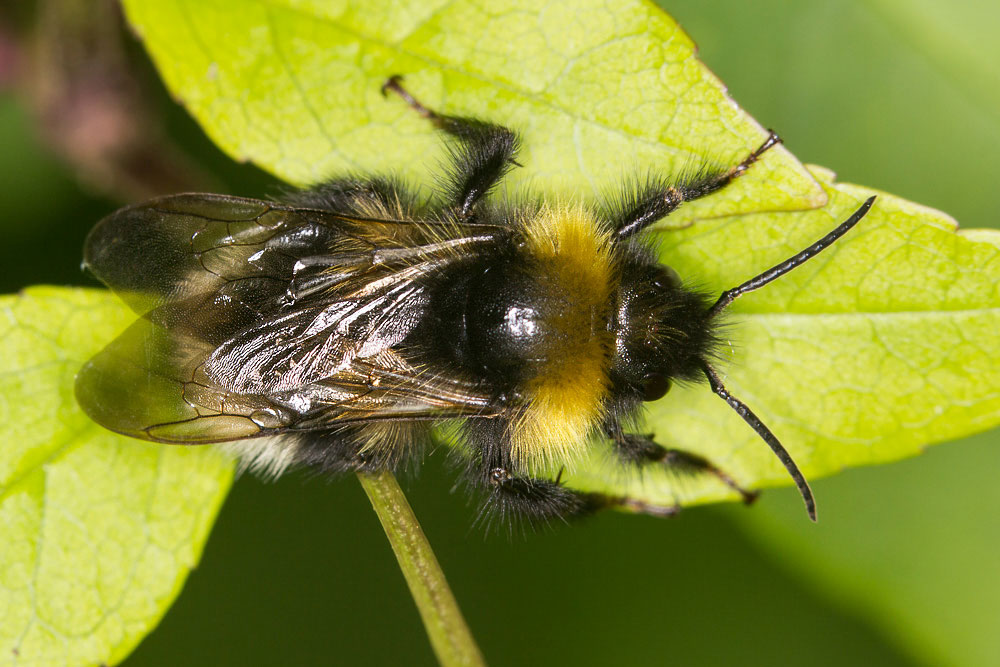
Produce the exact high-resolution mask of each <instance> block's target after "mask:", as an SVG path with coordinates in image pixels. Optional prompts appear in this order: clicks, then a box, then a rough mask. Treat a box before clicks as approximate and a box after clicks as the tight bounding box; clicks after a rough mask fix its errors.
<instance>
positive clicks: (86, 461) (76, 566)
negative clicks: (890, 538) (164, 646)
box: [0, 287, 232, 665]
mask: <svg viewBox="0 0 1000 667" xmlns="http://www.w3.org/2000/svg"><path fill="white" fill-rule="evenodd" d="M132 317H133V316H132V315H131V314H130V313H129V312H128V311H126V310H125V308H124V307H123V306H121V305H120V304H119V303H117V302H116V300H114V299H112V297H111V296H110V295H109V294H107V293H105V292H101V291H97V290H79V289H60V288H45V287H41V288H33V289H31V290H28V291H26V292H25V293H23V294H21V295H18V296H7V297H3V298H0V349H2V350H3V354H2V355H0V417H2V420H0V442H2V443H3V447H2V448H0V535H2V541H3V545H4V546H3V549H0V662H2V663H3V664H12V665H21V664H23V665H50V664H51V665H55V664H80V665H83V664H99V663H114V662H118V661H120V660H121V659H122V658H123V657H124V656H125V655H127V654H128V652H129V651H130V650H131V649H132V648H133V647H134V646H135V645H136V644H137V643H138V642H139V640H140V639H142V637H144V636H145V635H146V633H148V632H149V631H150V630H151V629H152V628H153V627H154V626H155V625H156V623H157V622H158V621H159V619H160V617H162V616H163V614H164V613H165V612H166V610H167V608H168V607H169V606H170V603H171V602H173V599H174V598H175V597H176V596H177V593H178V592H179V591H180V588H181V585H182V584H183V582H184V578H185V577H186V576H187V573H188V571H189V570H190V569H191V568H192V567H194V565H195V563H197V561H198V557H199V555H200V554H201V550H202V548H203V546H204V543H205V539H206V538H207V537H208V532H209V528H210V527H211V524H212V522H213V521H214V519H215V515H216V513H217V512H218V510H219V507H220V505H221V503H222V500H223V498H224V497H225V494H226V491H227V490H228V488H229V484H230V481H231V478H232V464H231V462H230V461H228V460H227V459H225V458H223V457H221V456H220V455H219V454H217V453H216V452H214V451H211V450H209V449H207V448H183V447H164V446H157V445H151V444H150V443H144V442H140V441H138V440H131V439H128V438H123V437H121V436H117V435H114V434H112V433H110V432H108V431H105V430H104V429H102V428H100V427H98V426H97V425H96V424H94V423H92V422H91V421H90V420H89V419H88V418H87V417H86V416H85V415H84V414H83V412H82V411H81V410H80V409H79V408H78V407H77V405H76V401H75V399H74V397H73V376H74V374H75V373H76V371H77V369H78V368H79V367H80V365H81V364H82V363H83V362H84V361H85V360H86V359H87V358H88V357H89V356H90V355H92V354H93V353H94V352H96V351H97V350H98V349H100V347H101V346H102V345H103V344H104V343H106V342H107V341H108V340H109V339H110V338H111V337H113V336H114V334H115V333H117V331H119V330H120V329H121V328H122V327H123V326H124V325H125V324H127V323H128V322H129V321H130V320H131V319H132Z"/></svg>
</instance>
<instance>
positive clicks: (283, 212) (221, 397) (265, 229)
mask: <svg viewBox="0 0 1000 667" xmlns="http://www.w3.org/2000/svg"><path fill="white" fill-rule="evenodd" d="M498 233H499V230H498V229H497V228H491V227H486V226H480V225H460V224H456V223H451V222H447V223H445V222H436V221H430V222H412V221H405V220H382V219H370V218H359V217H356V216H352V215H345V214H339V213H336V212H331V211H319V210H312V209H300V208H292V207H285V206H280V205H275V204H271V203H267V202H263V201H257V200H250V199H241V198H235V197H226V196H220V195H197V194H193V195H177V196H173V197H167V198H163V199H159V200H154V201H152V202H149V203H147V204H144V205H141V206H136V207H130V208H127V209H123V210H121V211H119V212H117V213H115V214H113V215H111V216H109V217H108V218H106V219H105V220H103V221H102V222H101V223H100V224H99V225H98V226H97V228H95V230H94V231H93V232H92V234H91V236H90V237H89V238H88V241H87V247H86V250H85V263H86V264H87V266H88V267H89V268H91V269H92V270H93V271H94V273H95V274H96V275H97V276H98V277H99V278H100V279H101V280H103V281H104V282H105V283H106V284H108V286H109V287H111V288H112V289H114V290H115V291H116V292H118V293H119V294H120V295H122V297H123V298H124V299H125V300H126V302H128V303H129V304H130V305H131V306H132V307H133V308H134V309H135V310H136V311H137V312H139V313H142V314H143V315H144V316H143V317H142V318H141V319H140V320H138V321H137V322H136V323H135V324H133V325H132V326H131V327H130V328H129V329H128V330H126V331H125V333H123V334H122V335H121V336H120V337H119V338H117V339H116V340H115V341H113V342H112V343H111V344H110V345H109V346H108V347H107V348H105V349H104V350H103V351H102V352H101V353H100V354H98V355H97V356H96V357H94V358H93V359H92V360H91V361H89V362H88V363H87V364H86V365H85V366H84V368H83V369H82V370H81V372H80V374H79V375H78V377H77V396H78V399H79V401H80V403H81V405H83V407H84V408H85V410H86V411H87V412H88V414H90V415H91V417H93V418H94V419H95V421H97V422H98V423H101V424H102V425H104V426H106V427H107V428H110V429H112V430H115V431H118V432H121V433H125V434H127V435H132V436H135V437H140V438H146V439H151V440H157V441H164V442H181V443H201V442H216V441H222V440H233V439H239V438H247V437H255V436H262V435H272V434H275V433H281V432H286V431H295V430H312V429H323V428H331V427H333V426H335V425H337V424H346V423H353V422H362V421H373V420H379V419H440V418H447V417H454V416H461V415H486V414H488V407H487V406H488V401H487V398H488V397H487V396H485V395H484V394H483V393H482V392H480V391H478V390H477V389H476V387H475V386H474V384H473V383H471V382H469V381H466V380H464V379H462V378H459V377H450V376H444V375H441V374H440V373H431V372H429V371H427V370H425V369H421V368H420V367H419V366H418V365H417V364H415V363H414V362H413V361H412V360H411V359H409V358H408V355H407V352H406V350H405V346H404V345H403V343H404V341H405V339H406V337H407V336H408V335H409V334H410V333H412V331H413V330H414V328H415V327H416V326H418V324H419V323H420V321H421V319H422V317H423V316H424V313H425V309H426V307H427V299H428V296H427V281H426V279H427V277H428V276H431V275H433V274H434V273H435V272H439V271H440V270H441V269H442V268H443V267H445V266H447V265H449V264H451V263H454V262H460V261H467V260H468V259H469V258H470V257H475V256H476V254H477V253H478V252H481V251H482V249H483V248H485V247H487V246H488V245H489V244H490V243H491V242H492V241H493V240H494V239H495V238H496V235H497V234H498Z"/></svg>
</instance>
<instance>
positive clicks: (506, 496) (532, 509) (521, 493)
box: [483, 466, 608, 524]
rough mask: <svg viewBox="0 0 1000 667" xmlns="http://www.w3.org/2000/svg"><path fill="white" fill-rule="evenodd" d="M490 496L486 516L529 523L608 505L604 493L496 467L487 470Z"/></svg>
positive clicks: (571, 516) (570, 516) (575, 515)
mask: <svg viewBox="0 0 1000 667" xmlns="http://www.w3.org/2000/svg"><path fill="white" fill-rule="evenodd" d="M483 477H484V480H483V481H484V482H485V483H486V486H487V494H488V495H487V498H486V502H485V503H484V506H483V515H485V516H488V517H489V520H493V519H500V520H501V521H508V520H511V519H513V520H519V519H520V520H526V521H527V522H528V523H529V524H541V523H547V522H549V521H551V520H552V519H560V520H563V521H566V520H569V519H574V518H580V517H584V516H588V515H590V514H593V513H594V512H596V511H597V510H599V509H602V508H603V507H606V506H608V502H607V500H606V499H605V498H604V496H601V495H599V494H590V493H580V492H579V491H573V490H572V489H568V488H566V487H565V486H563V485H562V483H561V481H560V480H559V479H558V478H557V479H554V480H551V479H540V478H537V477H529V476H524V475H518V474H515V473H514V472H512V470H511V469H510V468H505V467H503V466H493V467H490V468H488V469H487V470H486V471H485V475H484V476H483Z"/></svg>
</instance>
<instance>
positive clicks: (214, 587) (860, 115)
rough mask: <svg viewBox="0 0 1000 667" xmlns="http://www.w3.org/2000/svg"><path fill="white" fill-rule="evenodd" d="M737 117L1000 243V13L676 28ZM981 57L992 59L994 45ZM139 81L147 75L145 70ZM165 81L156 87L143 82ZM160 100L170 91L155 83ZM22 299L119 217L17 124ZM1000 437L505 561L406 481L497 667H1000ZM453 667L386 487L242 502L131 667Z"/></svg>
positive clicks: (235, 186) (180, 121)
mask: <svg viewBox="0 0 1000 667" xmlns="http://www.w3.org/2000/svg"><path fill="white" fill-rule="evenodd" d="M663 4H664V5H665V6H666V8H667V9H668V11H670V12H671V13H672V14H673V15H674V16H675V17H676V18H677V19H678V20H680V22H681V23H682V25H684V26H685V28H686V29H687V30H688V31H689V33H690V34H691V35H692V36H693V37H694V39H695V41H696V42H698V43H699V44H700V46H701V56H702V58H703V59H704V60H705V61H706V62H707V64H708V65H709V66H710V67H711V68H712V69H713V70H714V71H715V72H716V74H718V75H719V76H720V77H721V78H722V80H723V81H725V82H726V84H727V85H728V86H729V88H730V93H731V95H732V96H733V97H734V98H735V99H736V100H737V101H738V102H739V103H740V104H741V105H743V106H744V107H745V108H746V109H747V110H748V111H749V112H750V113H751V114H752V115H753V116H755V117H756V118H757V119H758V120H759V121H760V122H761V123H762V124H764V125H766V126H769V127H773V128H775V129H777V130H778V131H780V133H781V135H782V136H783V138H784V139H785V141H786V144H787V146H788V147H789V149H790V150H791V151H792V152H794V153H795V154H796V155H797V156H798V157H799V158H800V159H802V160H803V161H804V162H814V163H818V164H822V165H824V166H826V167H829V168H831V169H833V170H835V171H837V172H838V175H839V179H840V180H841V181H844V182H855V183H863V184H865V185H869V186H873V187H876V188H879V189H883V190H886V191H888V192H892V193H895V194H898V195H900V196H903V197H905V198H908V199H911V200H913V201H917V202H920V203H923V204H927V205H930V206H933V207H936V208H940V209H942V210H944V211H947V212H948V213H950V214H952V215H954V216H955V217H956V218H957V219H958V220H959V222H960V223H961V224H962V225H963V226H965V227H996V226H997V225H996V223H995V221H994V216H993V215H992V214H993V213H994V212H995V211H996V210H997V207H996V195H995V194H994V187H993V185H994V183H993V181H994V177H995V175H996V174H1000V145H998V144H1000V94H998V93H997V92H996V91H997V90H1000V85H998V84H1000V82H998V80H997V79H998V78H1000V75H998V73H997V67H996V63H998V62H1000V53H998V52H997V51H998V50H1000V46H997V45H996V44H995V43H994V42H993V41H991V39H992V38H991V35H992V34H993V32H992V31H991V30H990V29H988V28H989V26H992V27H993V28H994V29H995V28H996V27H997V26H998V25H1000V10H992V9H988V8H986V7H985V5H984V6H979V5H982V4H983V3H975V2H972V0H969V1H968V2H961V3H953V4H951V5H949V12H948V13H941V14H937V13H936V12H939V11H941V10H939V9H938V8H937V7H935V6H934V5H932V4H931V3H929V2H923V1H918V2H906V3H904V2H902V0H900V1H898V2H893V1H891V0H881V1H878V2H861V1H860V0H858V1H856V2H848V1H846V0H840V1H833V0H829V1H818V0H811V1H810V2H808V3H801V2H792V1H787V2H779V1H778V0H764V1H758V2H755V3H746V2H743V1H742V0H725V1H723V0H716V1H714V2H703V3H686V2H673V3H663ZM980 36H981V38H980ZM137 57H141V56H140V54H139V53H138V51H137ZM143 67H144V68H145V69H146V71H147V72H148V71H149V70H148V66H146V65H143ZM149 77H150V80H151V81H153V80H154V79H153V75H152V74H151V73H150V74H149ZM158 94H159V96H160V98H161V102H160V103H161V105H162V106H163V108H164V110H165V111H166V113H167V114H168V119H169V124H170V133H171V136H173V137H174V138H176V139H177V140H178V141H179V142H181V143H182V144H183V145H184V146H185V147H187V148H188V149H189V150H191V151H192V152H193V153H195V154H197V155H198V156H199V157H200V158H201V160H202V161H203V162H204V163H205V164H206V165H207V166H208V168H209V169H210V170H211V171H212V172H213V173H215V174H216V175H218V177H219V179H220V181H222V182H223V183H224V184H225V185H226V186H227V187H228V188H229V190H230V191H232V192H234V193H237V194H243V195H250V196H254V195H261V194H267V193H272V192H274V191H275V190H276V189H277V184H275V183H274V182H273V181H272V180H270V179H269V178H268V177H266V176H263V175H261V174H260V173H259V172H257V171H256V170H254V169H253V168H251V167H246V166H242V167H241V166H237V165H232V164H231V163H229V161H228V160H227V159H226V158H224V157H222V156H221V155H220V154H219V153H218V152H217V151H216V150H215V149H214V148H213V147H212V146H211V144H210V143H209V142H207V140H205V139H204V138H203V137H201V135H200V132H199V131H198V130H197V128H196V127H194V126H193V124H192V122H191V121H189V120H188V119H187V118H186V117H185V116H184V114H183V112H182V111H181V110H179V109H176V108H174V107H172V106H171V105H170V103H169V101H168V100H167V98H166V95H165V94H164V93H162V92H160V93H158ZM0 145H2V146H4V150H3V151H0V174H2V175H3V178H2V180H0V196H2V203H3V207H2V208H3V211H4V215H3V216H2V218H0V226H2V229H3V232H4V234H5V240H6V242H5V244H4V245H3V249H2V250H0V252H2V256H0V266H3V270H2V271H0V280H2V285H0V287H2V288H3V291H4V292H10V291H14V290H17V289H18V288H20V287H22V286H24V285H27V284H33V283H40V282H45V283H55V284H91V283H89V282H88V280H87V278H86V277H85V276H83V275H82V274H81V273H80V272H79V269H78V266H79V248H80V247H81V246H82V240H83V237H84V235H85V234H86V232H87V230H88V229H89V228H90V226H91V225H92V224H93V222H94V221H95V220H97V219H98V218H99V217H100V216H102V215H104V214H105V213H107V212H108V211H110V210H112V209H113V208H115V207H116V206H117V205H118V204H119V202H110V201H103V200H100V199H96V198H94V197H92V196H89V195H87V194H86V193H85V192H83V191H81V189H80V188H79V187H78V186H76V185H75V183H74V181H73V179H72V178H71V177H70V175H69V174H68V173H66V172H65V171H64V170H63V169H62V168H61V167H60V166H59V164H58V163H57V161H56V160H55V159H54V158H52V157H49V156H46V155H45V153H44V151H43V150H42V149H41V148H40V147H39V145H38V143H37V142H35V141H34V140H33V138H32V134H31V129H30V121H29V119H28V116H27V114H26V113H25V112H24V110H23V109H22V107H21V106H20V105H19V104H18V102H17V101H16V100H14V99H12V98H10V97H3V98H0ZM997 438H998V436H997V435H996V434H985V435H982V436H979V437H976V438H972V439H970V440H968V441H966V442H964V443H962V444H961V445H959V446H954V445H951V444H948V445H945V446H941V447H934V448H932V449H930V450H929V451H928V453H927V454H926V455H924V456H922V457H919V458H916V459H911V460H908V461H903V462H901V463H896V464H893V465H891V466H885V467H879V468H870V469H856V470H853V471H850V472H847V473H844V474H842V475H839V476H837V477H834V478H831V479H825V480H819V481H816V482H814V484H813V486H814V490H815V491H816V494H817V496H818V497H819V498H820V499H821V502H822V510H823V516H822V521H821V523H820V524H819V525H816V526H813V525H809V523H808V522H807V521H806V520H805V519H804V518H803V517H802V513H801V507H800V505H799V500H798V498H797V496H796V495H795V492H794V491H793V490H789V489H786V490H781V491H768V492H767V493H766V494H765V495H764V497H763V498H762V500H761V501H760V502H759V503H758V505H757V506H756V507H754V508H753V509H749V510H748V509H745V508H743V507H739V506H722V507H711V508H697V509H692V510H689V511H687V512H686V513H684V514H683V515H682V516H681V517H680V518H679V519H677V520H674V521H670V522H664V521H659V520H655V519H650V518H644V517H631V516H623V515H618V514H606V515H603V516H599V517H597V518H595V519H593V520H591V521H589V522H586V523H583V524H582V525H578V526H574V527H572V528H560V529H557V530H555V531H551V532H546V533H541V534H538V535H534V536H530V537H528V538H527V539H520V538H515V539H513V540H508V539H506V538H504V537H489V538H486V537H483V536H482V535H481V533H480V532H479V531H478V530H476V529H470V527H469V526H470V523H471V521H470V519H471V517H472V515H473V512H474V510H473V509H472V508H470V507H469V506H468V503H467V502H466V500H465V497H464V496H463V495H461V494H460V493H451V487H452V483H453V482H452V480H453V475H452V474H451V473H450V472H449V471H448V470H447V469H446V466H444V465H443V464H442V462H441V461H440V460H439V458H440V457H437V458H434V459H431V460H430V461H428V462H427V465H426V466H425V469H424V470H423V471H422V472H421V475H420V476H419V478H414V479H408V480H403V483H404V488H406V489H407V491H408V494H409V496H410V500H411V503H412V504H413V507H414V510H415V511H416V513H417V515H418V516H419V517H420V518H421V520H422V522H423V524H424V528H425V530H426V532H427V533H428V536H429V538H430V540H431V543H432V544H433V545H434V547H435V549H436V551H437V554H438V557H439V559H440V560H441V562H442V565H443V567H444V569H445V572H446V573H447V574H448V576H449V580H450V582H451V584H452V587H453V590H454V592H455V594H456V596H457V597H458V599H459V602H460V603H461V604H462V606H463V610H464V611H465V614H466V616H467V619H468V621H469V624H470V626H471V627H472V630H473V632H474V633H475V635H476V636H477V638H478V640H479V642H480V645H481V648H482V649H483V652H484V654H485V655H486V656H487V659H488V660H489V661H490V663H491V664H494V665H502V664H538V663H542V662H543V661H544V662H549V663H555V664H594V665H602V664H608V663H611V662H617V663H620V664H663V663H667V662H672V663H676V664H719V663H736V662H739V663H742V664H748V665H751V664H791V663H793V662H796V663H801V662H806V661H807V662H809V663H813V664H827V663H828V664H843V663H845V662H849V661H865V662H868V663H874V664H932V663H933V664H942V663H950V664H983V665H986V664H997V663H998V662H1000V640H997V639H995V638H994V636H995V629H996V628H997V627H1000V562H998V561H1000V559H998V558H997V555H996V554H997V553H998V551H1000V549H998V547H1000V522H998V521H997V519H996V518H995V508H997V507H998V506H1000V491H998V490H997V485H996V484H995V482H994V475H993V472H994V471H996V470H1000V449H998V448H997V446H996V441H997ZM329 663H344V664H432V663H433V658H432V655H431V652H430V649H429V646H428V645H427V642H426V639H425V637H424V635H423V630H422V627H421V626H420V624H419V620H418V617H417V614H416V611H415V609H414V607H413V603H412V601H411V600H410V598H409V595H408V593H407V591H406V589H405V586H404V584H403V580H402V577H401V575H400V574H399V571H398V569H397V567H396V564H395V562H394V560H393V557H392V554H391V552H390V551H389V549H388V547H387V544H386V543H385V540H384V536H383V535H382V533H381V528H380V527H379V525H378V523H377V521H376V520H375V517H374V515H373V514H372V512H371V510H370V508H369V506H368V503H367V500H366V499H365V497H364V494H363V493H362V492H361V490H360V487H359V486H358V485H357V483H356V482H355V481H354V480H352V479H349V478H348V479H342V480H335V481H333V482H331V483H324V482H322V481H319V480H316V479H310V478H308V476H305V475H292V476H289V477H287V478H286V479H283V480H282V481H280V482H278V483H274V484H264V483H261V482H259V481H257V480H255V479H253V478H250V477H246V478H244V479H242V480H240V481H239V482H238V483H237V484H236V486H235V487H234V490H233V492H232V495H231V497H230V498H229V500H228V501H227V504H226V506H225V508H224V510H223V512H222V515H221V516H220V519H219V522H218V524H217V526H216V529H215V531H214V533H213V535H212V537H211V538H210V540H209V543H208V546H207V549H206V551H205V555H204V558H203V561H202V563H201V565H200V566H199V568H198V569H197V570H195V571H194V572H193V574H192V575H191V577H190V579H189V581H188V583H187V585H186V588H185V590H184V592H183V594H182V595H181V597H180V598H179V600H178V602H177V603H176V605H175V606H174V607H173V608H172V609H171V610H170V612H169V613H168V614H167V616H166V618H165V619H164V621H163V623H162V625H161V626H160V628H159V629H157V630H156V631H155V632H154V633H153V634H152V635H150V636H149V637H148V638H147V639H146V641H144V642H143V643H142V644H141V645H140V647H139V648H138V649H137V651H136V652H135V653H134V655H133V656H132V657H131V658H130V659H129V660H128V661H127V662H126V664H129V665H158V664H164V665H176V664H220V665H221V664H329Z"/></svg>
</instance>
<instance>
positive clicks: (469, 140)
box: [382, 76, 520, 218]
mask: <svg viewBox="0 0 1000 667" xmlns="http://www.w3.org/2000/svg"><path fill="white" fill-rule="evenodd" d="M400 81H401V77H399V76H393V77H390V78H389V80H388V81H386V82H385V84H383V86H382V93H383V94H385V93H387V92H389V91H391V92H393V93H396V94H397V95H399V96H400V97H402V98H403V99H404V100H405V101H406V102H407V104H409V105H410V106H411V107H412V108H413V110H414V111H416V112H417V113H419V114H420V115H421V116H423V117H424V118H426V119H427V120H429V121H430V122H431V123H433V124H434V126H435V127H436V128H438V129H440V130H443V131H445V132H447V133H448V134H450V135H451V136H453V137H455V139H457V140H458V146H457V147H456V148H455V149H454V150H453V151H452V160H453V168H452V170H451V172H450V173H449V175H448V197H449V199H450V200H451V201H452V202H454V204H455V206H456V207H457V208H458V213H459V215H461V216H462V217H463V218H469V217H471V216H472V215H473V213H474V212H475V208H476V204H478V203H479V202H480V201H482V200H483V198H484V197H486V196H487V195H488V194H489V193H490V191H491V190H492V189H493V188H494V187H495V186H496V184H497V183H498V182H499V181H500V179H501V178H503V176H504V174H506V173H507V172H508V171H509V170H510V168H511V166H513V165H516V164H517V162H516V161H515V157H516V155H517V150H518V146H519V144H520V141H519V140H518V137H517V134H516V133H515V132H514V131H513V130H510V129H508V128H506V127H503V126H501V125H493V124H492V123H484V122H483V121H480V120H476V119H474V118H463V117H460V116H445V115H443V114H439V113H437V112H435V111H433V110H431V109H428V108H427V107H425V106H424V105H423V104H421V103H420V102H419V101H417V99H416V98H415V97H413V96H412V95H411V94H410V93H409V92H408V91H407V90H406V89H405V88H403V86H402V85H401V84H400Z"/></svg>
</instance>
